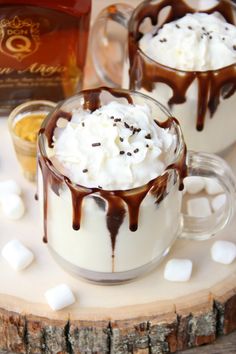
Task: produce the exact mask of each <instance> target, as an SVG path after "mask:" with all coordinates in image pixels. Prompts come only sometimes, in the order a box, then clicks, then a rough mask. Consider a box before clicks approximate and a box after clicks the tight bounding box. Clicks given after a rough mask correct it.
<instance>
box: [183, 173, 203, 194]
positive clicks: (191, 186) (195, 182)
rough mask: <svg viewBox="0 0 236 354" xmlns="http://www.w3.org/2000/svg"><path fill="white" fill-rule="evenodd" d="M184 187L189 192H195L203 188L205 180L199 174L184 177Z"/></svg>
mask: <svg viewBox="0 0 236 354" xmlns="http://www.w3.org/2000/svg"><path fill="white" fill-rule="evenodd" d="M184 187H185V188H186V192H188V193H189V194H196V193H199V192H201V191H202V190H203V189H204V187H205V180H204V178H203V177H200V176H189V177H186V178H185V179H184Z"/></svg>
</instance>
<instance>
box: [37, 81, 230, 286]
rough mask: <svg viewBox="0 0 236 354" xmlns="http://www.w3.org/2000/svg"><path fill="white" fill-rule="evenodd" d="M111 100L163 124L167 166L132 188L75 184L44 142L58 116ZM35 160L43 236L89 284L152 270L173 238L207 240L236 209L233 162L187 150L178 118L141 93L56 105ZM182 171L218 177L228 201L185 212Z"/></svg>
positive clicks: (83, 96)
mask: <svg viewBox="0 0 236 354" xmlns="http://www.w3.org/2000/svg"><path fill="white" fill-rule="evenodd" d="M112 101H116V102H120V101H122V102H126V103H127V104H129V103H128V101H129V102H132V103H134V104H139V105H140V104H141V105H147V106H149V108H150V109H151V112H152V117H153V119H155V120H158V122H159V124H162V125H163V127H164V126H166V127H168V129H169V130H170V131H171V132H172V133H173V135H174V137H175V138H176V140H175V141H176V145H175V146H174V147H175V149H173V150H171V151H172V152H170V153H169V158H168V167H167V168H166V169H165V171H164V172H163V174H162V175H160V176H158V177H156V178H155V179H153V180H151V181H149V182H148V183H147V184H145V185H142V186H140V187H137V188H133V189H129V190H105V189H101V188H99V187H98V188H92V187H91V188H87V187H84V186H83V185H78V184H74V183H73V182H72V181H70V179H69V178H68V177H67V176H65V175H63V174H62V173H61V172H59V170H60V169H59V168H58V166H56V163H55V161H54V159H53V158H52V155H51V153H50V152H49V146H50V144H49V140H48V139H49V138H52V136H53V131H54V128H55V126H56V124H57V120H58V119H59V118H60V117H68V114H70V113H71V112H72V111H73V110H74V109H75V108H76V109H77V108H84V107H86V109H91V110H94V102H99V106H102V105H104V104H107V103H108V102H112ZM38 163H39V168H38V199H39V202H40V209H41V217H42V221H43V224H44V241H45V242H46V243H47V244H48V247H49V249H50V251H51V252H52V254H53V256H54V257H55V259H56V261H57V262H58V263H59V264H60V265H61V266H62V267H63V268H65V269H66V270H67V271H69V272H72V273H74V274H76V275H77V276H80V277H82V278H85V279H87V280H89V281H94V282H99V283H108V284H109V283H117V282H123V281H127V280H131V279H134V278H136V277H138V276H140V275H142V274H144V273H146V272H147V271H149V270H151V269H153V268H154V267H156V266H157V264H158V263H159V262H160V261H161V260H162V259H163V257H164V256H165V255H166V254H167V253H168V251H169V249H170V247H171V246H172V244H173V243H174V241H175V240H176V239H177V237H179V236H180V235H181V236H182V237H186V238H192V239H196V240H202V239H208V238H209V237H211V235H213V234H215V233H216V232H218V231H219V230H220V229H222V228H224V226H225V225H226V224H227V223H228V222H229V221H230V219H231V217H232V215H233V212H234V202H235V192H236V182H235V179H234V175H233V173H232V172H231V169H230V167H229V166H228V165H227V164H226V162H225V161H224V160H222V159H221V158H220V157H217V156H215V155H211V154H207V153H194V152H191V151H189V152H188V154H187V155H186V146H185V143H184V140H183V136H182V132H181V129H180V126H179V124H178V122H177V120H176V119H174V118H172V117H171V114H170V113H169V112H168V110H167V109H166V108H165V107H164V106H162V104H160V103H159V102H157V101H155V100H153V99H152V98H150V97H148V96H145V95H143V94H141V93H137V92H132V91H126V90H118V89H108V88H98V89H94V90H86V91H82V92H81V93H79V94H78V95H76V96H72V97H71V98H69V99H67V100H65V101H64V102H62V103H60V104H58V106H57V107H56V108H55V109H54V110H53V111H52V112H51V113H50V114H49V115H48V117H47V118H46V120H45V121H44V123H43V125H42V128H41V130H40V133H39V139H38ZM186 174H187V175H190V176H194V175H197V176H199V175H201V176H206V177H211V178H214V179H216V180H217V181H218V182H219V183H220V185H221V186H222V188H223V190H224V193H225V194H226V203H225V205H224V206H223V207H221V209H220V210H219V211H217V212H215V213H214V214H212V215H211V216H209V217H202V218H193V217H190V216H186V215H182V213H181V201H182V194H183V193H182V192H181V186H182V180H183V177H184V176H185V175H186ZM108 178H109V176H108ZM121 216H122V217H121Z"/></svg>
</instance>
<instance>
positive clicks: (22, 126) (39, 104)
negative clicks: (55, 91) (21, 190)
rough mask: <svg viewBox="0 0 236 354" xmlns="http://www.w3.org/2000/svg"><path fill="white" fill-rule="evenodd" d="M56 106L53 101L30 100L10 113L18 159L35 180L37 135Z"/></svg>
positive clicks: (11, 128)
mask: <svg viewBox="0 0 236 354" xmlns="http://www.w3.org/2000/svg"><path fill="white" fill-rule="evenodd" d="M55 106H56V103H54V102H51V101H43V100H42V101H40V100H39V101H38V100H37V101H29V102H26V103H23V104H21V105H19V106H17V107H16V108H15V109H14V110H13V111H12V112H11V113H10V115H9V118H8V127H9V131H10V133H11V137H12V141H13V145H14V149H15V152H16V156H17V160H18V162H19V164H20V166H21V169H22V172H23V175H24V176H25V178H26V179H28V180H29V181H35V176H36V167H37V163H36V155H37V135H38V132H39V129H40V127H41V124H42V122H43V121H44V119H45V118H46V116H47V115H48V113H49V112H50V111H51V110H52V109H53V108H54V107H55Z"/></svg>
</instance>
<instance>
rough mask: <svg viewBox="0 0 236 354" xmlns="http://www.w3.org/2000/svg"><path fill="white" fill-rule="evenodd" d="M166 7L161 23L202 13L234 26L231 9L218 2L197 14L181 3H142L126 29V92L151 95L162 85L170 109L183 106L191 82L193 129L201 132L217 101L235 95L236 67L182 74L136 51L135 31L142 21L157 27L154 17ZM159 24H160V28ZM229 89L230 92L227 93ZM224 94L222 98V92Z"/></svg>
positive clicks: (166, 0) (165, 0) (168, 0)
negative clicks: (218, 15)
mask: <svg viewBox="0 0 236 354" xmlns="http://www.w3.org/2000/svg"><path fill="white" fill-rule="evenodd" d="M168 6H169V7H170V11H169V13H168V15H167V18H166V19H165V23H168V22H171V21H174V20H177V19H179V18H181V17H183V16H185V15H186V14H187V13H195V12H204V13H208V14H211V13H213V12H219V13H221V14H222V15H223V17H224V18H225V20H226V21H227V22H228V23H230V24H234V18H233V11H232V5H231V4H230V2H228V1H225V0H222V1H220V2H219V3H218V4H217V5H216V6H214V7H212V8H210V9H208V10H204V11H197V10H195V9H193V8H191V7H189V6H188V5H187V4H186V3H185V2H184V1H183V0H178V1H175V0H163V1H161V2H159V3H157V4H152V3H149V2H145V3H143V4H142V5H140V6H139V8H138V11H136V12H135V13H134V16H133V18H132V21H131V22H130V26H129V58H130V88H131V89H133V90H134V89H136V90H139V89H141V88H144V89H145V90H147V91H149V92H151V91H152V90H153V89H154V86H155V84H157V83H165V84H166V85H168V86H169V87H171V89H172V91H173V95H172V97H171V98H170V100H169V102H168V104H169V107H170V108H171V107H172V106H173V105H174V104H182V103H184V102H186V93H187V90H188V88H189V87H190V85H191V84H192V83H193V81H194V80H197V82H198V102H197V106H198V107H197V122H196V129H197V130H199V131H201V130H203V128H204V122H205V117H206V113H207V111H208V110H209V113H210V116H211V117H212V116H213V115H214V113H215V112H216V110H217V107H218V105H219V103H220V97H222V98H223V99H227V98H229V97H231V96H232V95H233V94H234V93H235V91H236V64H232V65H230V66H227V67H224V68H221V69H218V70H209V71H205V72H201V71H182V70H178V69H172V68H169V67H167V66H164V65H162V64H159V63H157V62H155V63H153V60H151V59H149V58H148V57H147V56H145V55H144V54H143V53H142V51H141V50H139V40H140V38H141V37H142V33H141V32H140V31H139V29H140V26H141V24H142V23H143V21H144V20H145V19H146V18H150V19H151V23H152V25H153V26H156V25H158V15H159V14H160V12H161V10H163V9H164V8H166V7H168ZM162 25H163V24H161V26H162ZM229 87H230V89H228V88H229ZM225 90H226V91H227V94H224V91H225Z"/></svg>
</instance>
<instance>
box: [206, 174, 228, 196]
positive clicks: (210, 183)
mask: <svg viewBox="0 0 236 354" xmlns="http://www.w3.org/2000/svg"><path fill="white" fill-rule="evenodd" d="M205 189H206V192H207V194H210V195H212V194H219V193H224V190H223V188H222V187H221V185H220V184H219V182H217V181H216V180H215V179H214V178H205Z"/></svg>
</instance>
